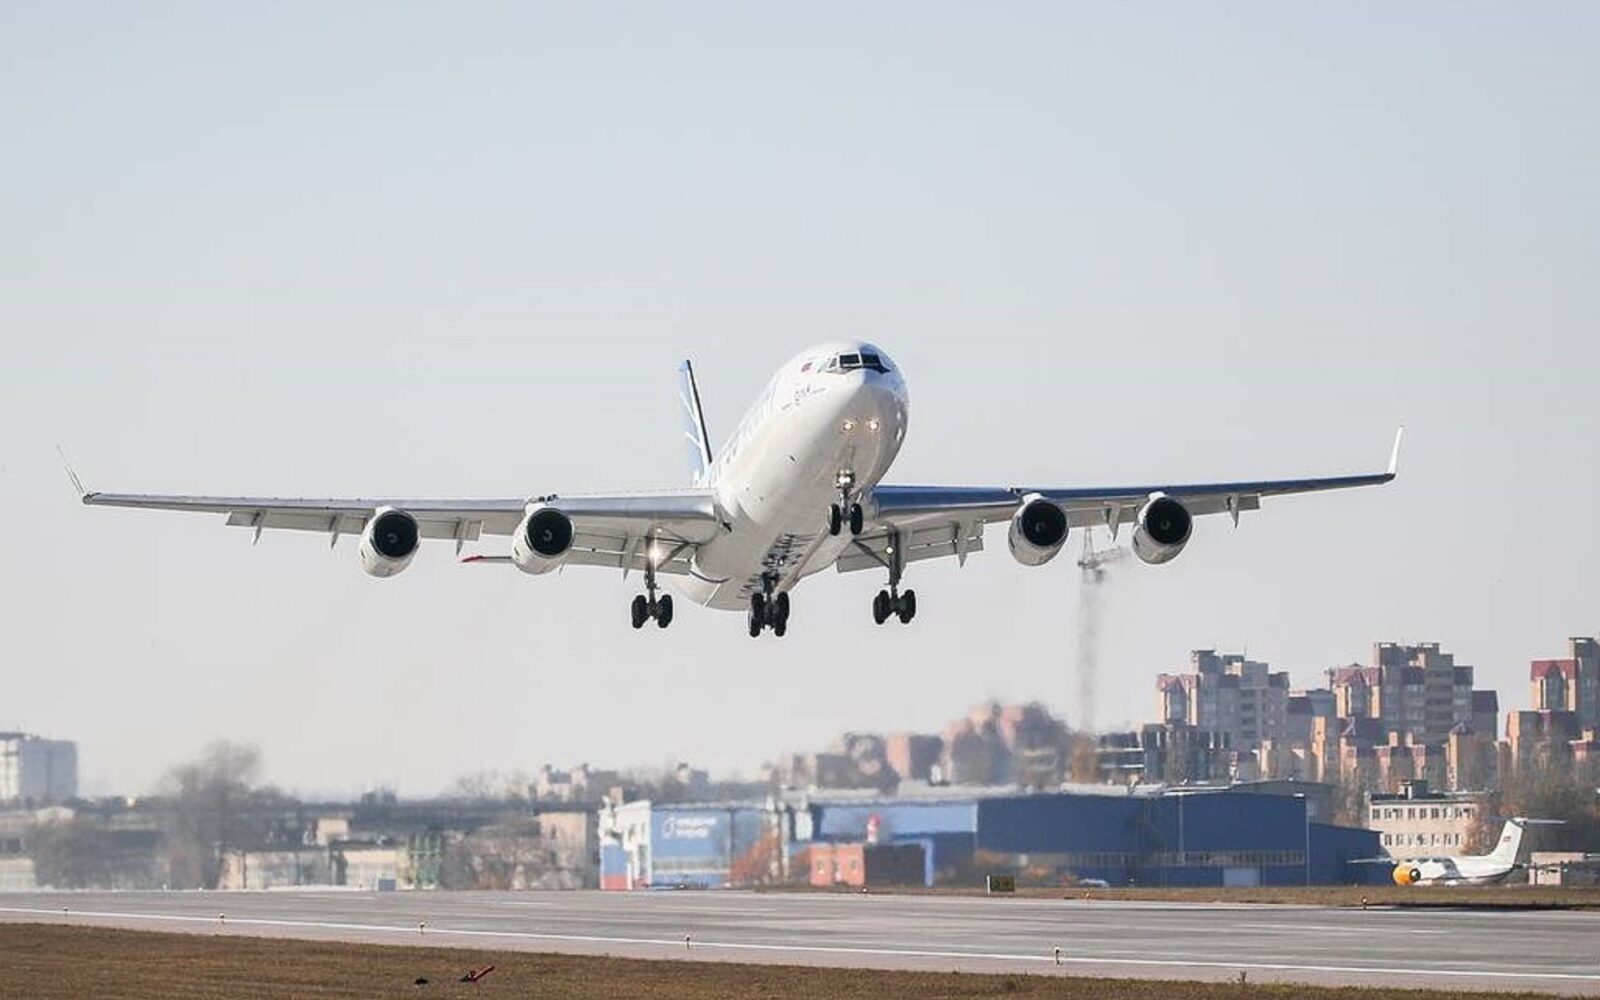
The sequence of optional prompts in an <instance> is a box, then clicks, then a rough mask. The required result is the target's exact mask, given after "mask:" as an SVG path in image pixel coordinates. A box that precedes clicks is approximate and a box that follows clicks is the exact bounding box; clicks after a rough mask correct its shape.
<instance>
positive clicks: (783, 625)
mask: <svg viewBox="0 0 1600 1000" xmlns="http://www.w3.org/2000/svg"><path fill="white" fill-rule="evenodd" d="M787 631H789V623H788V622H786V621H781V620H780V621H775V622H773V623H772V634H773V635H775V636H777V637H778V638H780V639H781V638H783V633H785V632H787Z"/></svg>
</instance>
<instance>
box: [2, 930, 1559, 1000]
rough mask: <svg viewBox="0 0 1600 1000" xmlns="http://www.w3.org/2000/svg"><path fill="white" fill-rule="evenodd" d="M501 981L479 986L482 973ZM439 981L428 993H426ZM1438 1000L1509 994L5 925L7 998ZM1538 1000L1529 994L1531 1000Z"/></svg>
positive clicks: (488, 980) (486, 981) (4, 994)
mask: <svg viewBox="0 0 1600 1000" xmlns="http://www.w3.org/2000/svg"><path fill="white" fill-rule="evenodd" d="M491 964H492V965H494V966H495V970H494V971H493V972H492V973H490V974H489V975H488V976H487V977H486V978H484V979H482V980H481V981H479V982H476V983H462V982H459V978H460V977H461V976H462V975H463V974H464V973H465V972H467V971H468V970H469V969H472V968H474V967H480V968H481V967H482V966H485V965H491ZM418 979H426V980H428V982H427V984H425V985H421V984H418V983H417V980H418ZM1336 995H1337V996H1347V997H1354V998H1357V1000H1388V998H1393V1000H1404V998H1411V1000H1428V998H1433V997H1444V996H1452V997H1485V998H1487V997H1495V998H1499V1000H1506V998H1507V997H1510V996H1514V994H1506V993H1448V994H1446V993H1430V992H1427V991H1418V990H1391V989H1340V990H1334V989H1320V988H1314V987H1307V986H1272V985H1259V984H1255V983H1248V984H1240V983H1234V982H1223V981H1218V982H1213V983H1171V982H1148V981H1140V980H1126V979H1083V978H1062V977H1057V976H1025V975H1009V976H1008V975H968V974H956V973H921V972H885V971H875V970H856V969H816V968H799V967H794V966H782V965H736V964H732V963H721V962H686V961H685V962H679V961H665V962H650V961H638V960H632V959H620V958H587V957H581V956H567V955H539V954H530V953H527V952H508V953H496V952H487V951H470V950H466V949H454V948H450V949H445V948H401V947H386V946H378V945H358V944H338V943H326V942H314V941H293V940H284V939H267V938H248V937H232V936H228V937H221V936H205V935H198V934H194V935H190V934H152V933H146V932H142V931H122V930H105V929H99V928H88V927H64V926H45V925H38V924H0V1000H13V998H14V1000H67V998H72V1000H80V998H81V1000H89V998H95V1000H100V998H108V1000H109V998H116V1000H124V998H125V1000H278V998H284V1000H288V998H300V997H352V998H354V997H360V998H389V997H439V998H447V997H476V998H482V1000H490V998H497V997H505V998H510V997H516V998H519V1000H523V998H526V1000H536V998H544V997H551V998H556V997H559V998H563V1000H618V998H629V1000H689V998H694V1000H706V998H730V1000H731V998H740V1000H744V998H760V997H773V998H785V1000H789V998H796V1000H811V998H815V1000H824V998H827V1000H888V998H897V997H915V998H916V1000H957V998H977V997H1018V998H1026V997H1038V998H1073V1000H1091V998H1093V1000H1224V998H1226V1000H1238V998H1240V997H1283V998H1288V997H1305V998H1308V1000H1332V998H1333V997H1335V996H1336ZM1529 995H1531V994H1529Z"/></svg>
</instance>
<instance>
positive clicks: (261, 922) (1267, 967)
mask: <svg viewBox="0 0 1600 1000" xmlns="http://www.w3.org/2000/svg"><path fill="white" fill-rule="evenodd" d="M0 913H19V914H26V915H29V916H35V915H37V916H50V917H57V918H61V917H66V918H68V919H69V920H70V919H71V918H73V917H80V918H81V917H91V918H102V919H113V920H148V921H153V922H157V923H160V922H169V923H190V924H217V925H220V926H228V927H239V926H249V927H287V928H295V927H300V928H305V929H308V930H310V929H314V930H338V931H364V932H368V933H379V934H403V935H405V936H407V937H409V938H412V939H413V940H415V939H417V938H430V937H432V938H437V937H441V936H450V937H469V938H510V939H516V940H527V941H565V942H569V943H574V944H612V945H649V946H657V947H667V948H672V949H674V950H681V949H682V948H683V946H684V944H683V939H682V938H676V939H673V938H642V937H620V936H608V935H601V934H549V933H540V932H537V931H495V930H468V929H456V928H449V927H436V926H432V925H430V926H429V927H428V930H427V933H426V934H421V933H419V932H418V930H417V928H416V927H415V926H408V927H400V926H395V925H392V924H358V923H346V922H341V921H331V920H284V919H269V918H263V917H234V918H230V919H228V920H227V921H226V923H225V924H224V923H222V922H221V921H219V920H218V919H217V918H216V917H201V916H192V915H186V914H158V913H121V912H112V911H105V910H73V911H69V912H66V913H63V912H62V910H61V909H60V908H56V909H43V908H37V907H22V906H0ZM693 948H694V950H699V951H704V950H712V949H719V950H723V951H746V952H754V951H767V952H796V953H805V954H825V955H871V956H879V957H887V958H948V959H963V958H966V959H985V960H989V961H1002V962H1030V963H1035V964H1042V965H1055V964H1060V965H1079V966H1084V965H1119V966H1147V967H1153V968H1178V969H1189V968H1195V969H1245V970H1252V971H1259V972H1332V973H1346V974H1354V975H1394V976H1405V977H1408V978H1411V979H1416V978H1420V977H1422V976H1430V975H1432V976H1453V977H1458V978H1463V979H1550V980H1559V981H1562V982H1586V983H1600V974H1594V973H1581V972H1510V971H1494V970H1487V969H1431V968H1422V967H1419V966H1416V965H1408V966H1395V967H1388V966H1373V965H1312V964H1302V963H1294V962H1219V961H1213V960H1192V959H1162V958H1095V957H1092V956H1080V955H1067V954H1063V955H1061V957H1060V958H1059V959H1057V958H1056V957H1055V956H1053V955H1031V954H1017V953H1015V952H982V951H935V950H929V949H920V948H870V947H865V946H847V945H806V944H765V943H761V942H754V941H750V942H744V941H702V940H698V939H696V940H695V942H694V946H693Z"/></svg>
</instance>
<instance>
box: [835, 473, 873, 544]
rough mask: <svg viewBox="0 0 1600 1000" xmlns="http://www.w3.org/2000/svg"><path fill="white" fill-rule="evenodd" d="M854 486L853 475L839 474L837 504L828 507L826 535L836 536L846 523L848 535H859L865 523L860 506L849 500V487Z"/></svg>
mask: <svg viewBox="0 0 1600 1000" xmlns="http://www.w3.org/2000/svg"><path fill="white" fill-rule="evenodd" d="M854 484H855V475H854V474H853V473H849V472H841V473H839V502H838V503H835V504H829V505H828V534H830V535H837V534H839V532H840V530H841V529H842V528H843V527H844V525H845V523H846V522H848V523H849V525H850V534H852V535H859V534H861V528H862V526H863V525H864V524H865V522H866V515H865V514H864V513H863V512H862V510H861V505H860V504H859V503H856V502H855V501H853V500H852V499H851V498H850V493H851V490H850V487H851V486H853V485H854Z"/></svg>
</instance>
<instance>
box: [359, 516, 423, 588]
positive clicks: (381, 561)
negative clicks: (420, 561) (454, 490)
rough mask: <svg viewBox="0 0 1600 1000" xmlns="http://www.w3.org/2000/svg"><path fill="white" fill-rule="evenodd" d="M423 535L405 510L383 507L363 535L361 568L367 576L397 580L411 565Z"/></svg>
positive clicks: (414, 520)
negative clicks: (398, 574) (397, 575)
mask: <svg viewBox="0 0 1600 1000" xmlns="http://www.w3.org/2000/svg"><path fill="white" fill-rule="evenodd" d="M421 540H422V533H421V532H420V531H419V530H418V529H417V519H416V518H414V517H412V516H411V515H410V514H407V513H406V512H405V511H403V510H397V509H395V508H393V507H380V508H378V510H377V512H376V513H375V514H373V515H372V517H370V518H369V519H368V520H367V526H366V528H364V529H363V530H362V532H361V546H360V549H359V551H360V553H361V568H362V569H364V570H366V572H367V575H368V576H379V577H382V576H394V575H395V574H396V573H398V572H400V571H401V570H403V569H405V568H406V567H407V566H410V565H411V557H412V556H414V555H416V554H417V545H418V544H419V543H420V542H421Z"/></svg>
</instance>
